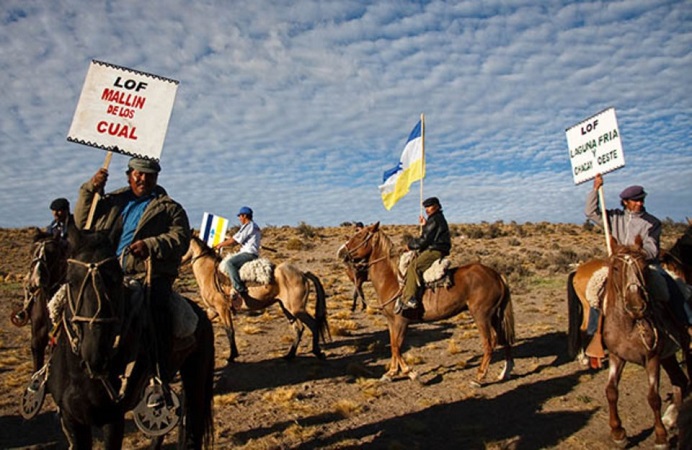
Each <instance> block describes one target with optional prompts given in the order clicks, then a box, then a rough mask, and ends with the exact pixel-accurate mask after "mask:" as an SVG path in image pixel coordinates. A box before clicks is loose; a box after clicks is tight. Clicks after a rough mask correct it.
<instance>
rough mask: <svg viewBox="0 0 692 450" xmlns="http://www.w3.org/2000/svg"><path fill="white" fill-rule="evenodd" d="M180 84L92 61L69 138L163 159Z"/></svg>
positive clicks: (103, 147)
mask: <svg viewBox="0 0 692 450" xmlns="http://www.w3.org/2000/svg"><path fill="white" fill-rule="evenodd" d="M177 90H178V82H177V81H175V80H170V79H168V78H163V77H160V76H157V75H152V74H149V73H145V72H139V71H136V70H132V69H128V68H125V67H120V66H116V65H113V64H108V63H105V62H101V61H95V60H94V61H92V62H91V65H90V66H89V70H88V72H87V76H86V80H85V81H84V86H83V87H82V93H81V95H80V97H79V103H78V104H77V109H76V111H75V113H74V117H73V119H72V125H71V126H70V131H69V133H68V135H67V140H68V141H71V142H77V143H79V144H84V145H89V146H91V147H97V148H101V149H103V150H108V151H114V152H118V153H123V154H126V155H130V156H137V157H141V158H148V159H155V160H159V159H160V157H161V150H162V148H163V141H164V138H165V137H166V130H167V129H168V121H169V119H170V117H171V111H172V109H173V102H174V101H175V94H176V92H177Z"/></svg>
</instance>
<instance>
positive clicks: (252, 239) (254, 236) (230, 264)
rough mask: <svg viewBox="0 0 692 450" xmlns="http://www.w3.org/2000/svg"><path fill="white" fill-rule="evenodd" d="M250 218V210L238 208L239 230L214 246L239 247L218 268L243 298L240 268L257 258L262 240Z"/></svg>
mask: <svg viewBox="0 0 692 450" xmlns="http://www.w3.org/2000/svg"><path fill="white" fill-rule="evenodd" d="M252 217H253V212H252V209H251V208H249V207H247V206H243V207H242V208H240V210H239V211H238V220H239V221H240V229H239V230H238V231H237V232H236V233H235V234H234V235H233V236H232V237H230V238H228V239H226V240H225V241H223V242H220V243H218V244H216V246H214V248H223V247H228V246H231V245H234V244H238V245H240V250H239V251H238V253H236V254H235V255H233V256H231V257H230V258H227V259H225V260H224V261H225V264H222V265H221V266H219V268H220V269H221V270H222V271H223V272H224V273H225V274H226V275H228V278H230V279H231V283H233V289H234V290H235V292H236V293H237V294H239V295H241V296H243V297H245V296H247V287H246V286H245V283H243V280H241V279H240V268H241V267H242V266H243V264H245V263H247V262H250V261H252V260H253V259H257V258H258V257H259V249H260V241H261V240H262V232H261V231H260V227H259V226H257V224H256V223H255V222H253V220H252Z"/></svg>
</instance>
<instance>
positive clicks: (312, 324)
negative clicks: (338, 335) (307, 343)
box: [295, 311, 326, 359]
mask: <svg viewBox="0 0 692 450" xmlns="http://www.w3.org/2000/svg"><path fill="white" fill-rule="evenodd" d="M295 317H297V318H298V319H299V320H300V321H301V322H303V323H304V324H305V325H306V326H307V327H308V328H309V329H310V332H311V333H312V353H313V354H314V355H315V356H317V357H318V358H319V359H325V358H326V356H325V355H324V353H322V350H320V330H319V329H318V327H317V321H316V320H315V319H314V318H313V317H312V316H311V315H310V314H308V313H307V311H301V312H299V313H297V314H296V315H295Z"/></svg>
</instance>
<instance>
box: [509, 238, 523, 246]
mask: <svg viewBox="0 0 692 450" xmlns="http://www.w3.org/2000/svg"><path fill="white" fill-rule="evenodd" d="M507 245H509V246H510V247H519V246H520V245H521V241H520V240H519V239H517V238H512V239H510V240H509V242H507Z"/></svg>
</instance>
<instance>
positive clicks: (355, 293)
mask: <svg viewBox="0 0 692 450" xmlns="http://www.w3.org/2000/svg"><path fill="white" fill-rule="evenodd" d="M357 304H358V285H355V284H354V285H353V303H352V304H351V312H354V311H355V310H356V305H357Z"/></svg>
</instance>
